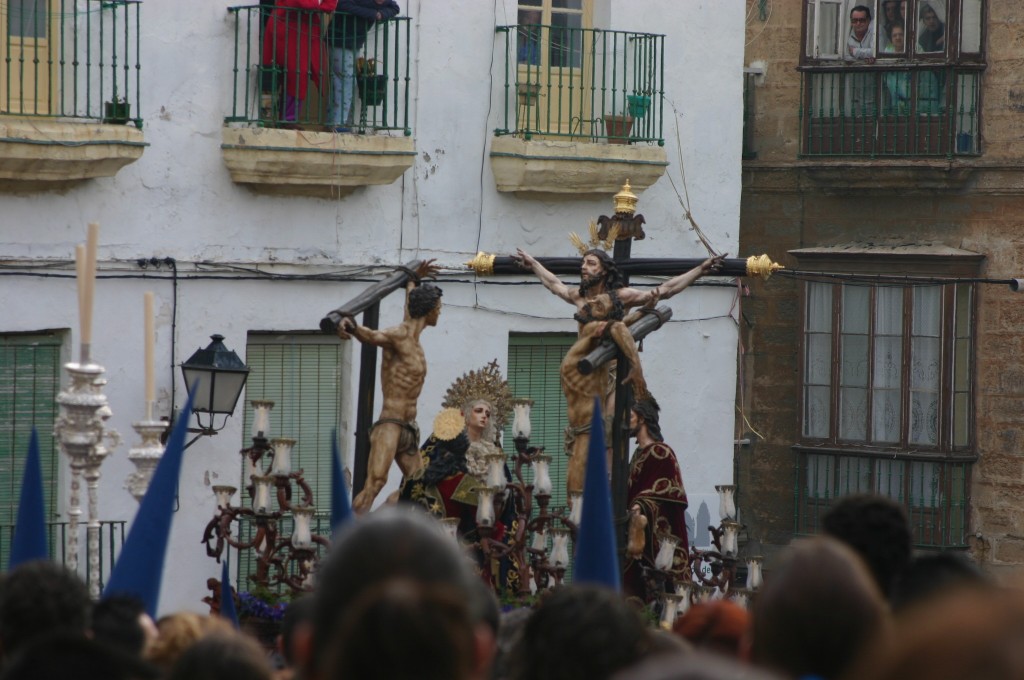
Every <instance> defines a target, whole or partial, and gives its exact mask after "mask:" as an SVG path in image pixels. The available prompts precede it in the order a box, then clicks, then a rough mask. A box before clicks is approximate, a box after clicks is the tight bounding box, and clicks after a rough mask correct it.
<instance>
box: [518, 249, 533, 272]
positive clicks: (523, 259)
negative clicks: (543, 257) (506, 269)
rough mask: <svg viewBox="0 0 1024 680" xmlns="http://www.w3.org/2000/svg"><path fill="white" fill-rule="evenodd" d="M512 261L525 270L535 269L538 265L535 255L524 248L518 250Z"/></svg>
mask: <svg viewBox="0 0 1024 680" xmlns="http://www.w3.org/2000/svg"><path fill="white" fill-rule="evenodd" d="M512 259H513V260H515V261H516V264H517V265H519V266H520V267H522V268H523V269H533V265H535V264H536V263H537V260H535V259H533V255H530V254H529V253H528V252H526V251H525V250H523V249H522V248H516V254H515V255H513V256H512Z"/></svg>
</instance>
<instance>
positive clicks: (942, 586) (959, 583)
mask: <svg viewBox="0 0 1024 680" xmlns="http://www.w3.org/2000/svg"><path fill="white" fill-rule="evenodd" d="M961 587H967V588H977V589H981V590H985V589H989V588H992V587H994V584H993V583H992V580H991V579H990V578H989V577H988V576H987V575H986V574H984V573H983V572H982V571H981V569H979V568H978V566H977V565H976V564H974V563H973V562H971V561H970V560H969V559H967V558H966V557H965V556H964V555H962V554H960V553H955V552H949V551H946V552H940V553H934V554H930V555H921V556H920V557H915V558H914V559H913V560H912V561H911V562H910V565H909V566H908V567H907V568H906V569H905V570H904V571H903V573H902V574H901V575H900V578H899V580H897V582H896V587H895V590H894V592H893V597H892V608H893V611H902V610H904V609H907V608H908V607H913V606H916V605H919V604H921V603H924V602H927V601H928V600H930V599H932V598H934V597H936V596H939V595H941V594H943V593H945V592H947V591H949V590H952V589H954V588H961Z"/></svg>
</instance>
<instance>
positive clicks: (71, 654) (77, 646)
mask: <svg viewBox="0 0 1024 680" xmlns="http://www.w3.org/2000/svg"><path fill="white" fill-rule="evenodd" d="M159 675H160V671H159V669H157V668H156V667H155V666H153V665H151V664H148V663H146V662H144V661H143V660H142V659H140V658H139V657H138V656H133V655H131V654H126V653H125V652H123V651H121V650H119V649H115V648H113V647H109V646H107V645H104V644H103V643H101V642H98V641H96V640H90V639H89V638H87V637H85V635H84V633H72V632H69V631H63V632H59V633H54V634H50V635H40V636H38V637H35V638H34V639H32V640H30V641H28V642H27V643H26V644H25V645H24V647H23V648H22V649H21V650H20V651H19V652H18V653H17V654H15V655H14V657H13V658H12V659H11V660H10V661H9V662H7V663H6V664H5V665H4V669H3V676H2V677H3V678H4V680H56V679H57V678H75V679H76V680H151V679H152V678H157V677H159Z"/></svg>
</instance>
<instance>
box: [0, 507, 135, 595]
mask: <svg viewBox="0 0 1024 680" xmlns="http://www.w3.org/2000/svg"><path fill="white" fill-rule="evenodd" d="M125 524H126V522H123V521H103V522H100V531H99V546H98V551H99V561H100V583H99V587H100V591H102V590H103V586H104V584H105V583H106V581H107V579H108V578H109V576H110V572H111V570H112V569H113V567H114V560H115V558H116V557H117V555H118V554H119V553H120V551H121V546H122V545H124V539H125V538H126V536H125ZM79 529H80V532H81V534H80V536H79V542H78V547H79V551H80V552H79V554H78V564H79V567H81V568H82V569H83V573H84V571H85V569H84V566H85V565H87V564H89V557H90V555H91V553H90V550H89V543H88V541H86V540H84V539H85V535H86V534H85V531H86V527H85V524H84V523H82V524H80V525H79ZM13 537H14V525H13V524H0V565H2V567H3V568H4V569H6V568H7V563H8V562H9V561H10V559H11V539H12V538H13ZM46 544H47V546H49V550H50V559H51V560H53V561H54V562H57V563H58V564H66V563H67V552H66V550H67V544H68V523H67V522H48V523H47V524H46Z"/></svg>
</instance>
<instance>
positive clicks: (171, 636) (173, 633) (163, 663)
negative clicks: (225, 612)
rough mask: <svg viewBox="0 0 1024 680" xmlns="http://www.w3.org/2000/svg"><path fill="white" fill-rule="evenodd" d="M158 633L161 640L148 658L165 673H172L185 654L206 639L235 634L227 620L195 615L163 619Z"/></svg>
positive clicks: (147, 653) (169, 616)
mask: <svg viewBox="0 0 1024 680" xmlns="http://www.w3.org/2000/svg"><path fill="white" fill-rule="evenodd" d="M156 629H157V632H158V635H157V638H156V640H154V641H153V644H152V645H150V647H149V649H148V650H147V652H146V658H147V659H148V660H149V661H151V662H152V663H154V664H156V665H157V666H159V667H160V668H163V669H170V668H171V667H172V666H173V665H174V663H175V662H176V661H177V660H178V657H180V656H181V655H182V654H184V653H185V650H187V649H188V648H189V647H191V646H192V645H194V644H195V643H196V642H198V641H199V640H200V639H201V638H203V637H205V636H206V635H209V634H211V633H213V632H217V631H221V632H230V631H233V630H234V628H233V627H232V625H231V623H229V622H228V621H227V619H222V618H220V617H219V616H206V615H204V614H196V613H195V612H175V613H174V614H168V615H167V616H161V617H160V619H159V620H158V621H157V622H156Z"/></svg>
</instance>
